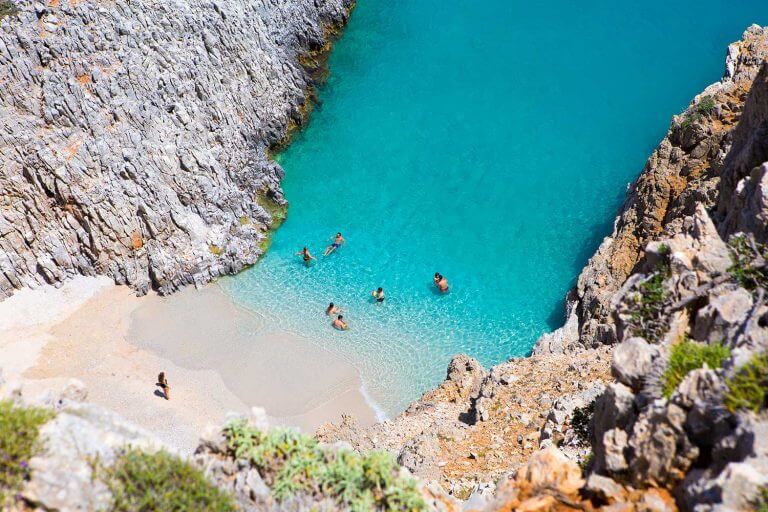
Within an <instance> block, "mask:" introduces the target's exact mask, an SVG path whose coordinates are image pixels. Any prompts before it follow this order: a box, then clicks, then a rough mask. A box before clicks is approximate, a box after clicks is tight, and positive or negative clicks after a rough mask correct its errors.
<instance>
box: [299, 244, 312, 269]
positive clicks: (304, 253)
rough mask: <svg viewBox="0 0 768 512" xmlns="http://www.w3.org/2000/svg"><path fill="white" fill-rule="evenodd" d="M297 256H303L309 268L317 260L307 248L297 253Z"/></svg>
mask: <svg viewBox="0 0 768 512" xmlns="http://www.w3.org/2000/svg"><path fill="white" fill-rule="evenodd" d="M296 256H301V259H303V260H304V264H305V265H306V266H309V264H310V263H312V260H316V259H317V258H315V257H314V256H312V254H311V253H310V252H309V249H307V248H306V247H305V248H303V249H302V250H300V251H299V252H297V253H296Z"/></svg>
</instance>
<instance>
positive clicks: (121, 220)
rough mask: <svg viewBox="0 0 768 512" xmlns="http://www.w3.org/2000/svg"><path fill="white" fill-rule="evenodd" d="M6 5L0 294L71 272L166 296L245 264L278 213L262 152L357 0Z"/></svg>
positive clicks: (295, 106)
mask: <svg viewBox="0 0 768 512" xmlns="http://www.w3.org/2000/svg"><path fill="white" fill-rule="evenodd" d="M6 3H7V2H3V7H4V8H3V9H2V12H3V14H0V190H2V194H0V201H1V203H0V298H2V297H4V296H8V295H10V294H11V293H13V290H14V289H17V288H21V287H27V286H35V285H36V284H38V283H57V282H61V281H62V280H64V279H66V278H67V276H71V275H73V274H85V275H93V274H105V275H108V276H110V277H112V278H114V280H115V282H117V283H121V284H128V285H129V286H131V287H133V288H135V289H136V290H137V291H138V292H139V293H143V292H146V291H147V290H148V289H149V288H155V289H157V290H158V291H160V292H161V293H166V292H170V291H173V290H175V289H176V288H178V287H179V286H182V285H185V284H189V283H200V282H205V281H208V280H210V279H212V278H214V277H216V276H218V275H221V274H225V273H231V272H236V271H238V270H241V269H242V268H243V267H245V266H247V265H250V264H253V263H254V262H255V261H256V260H257V259H258V257H259V256H260V254H261V253H262V251H263V250H264V248H265V245H266V244H267V242H268V236H269V234H268V232H269V228H270V226H272V225H274V224H275V223H276V222H278V221H279V217H280V216H282V215H284V210H285V206H286V203H285V200H284V199H283V196H282V193H281V190H280V179H281V178H282V176H283V173H282V170H281V169H280V167H279V166H278V165H277V164H276V163H274V162H273V161H272V160H270V159H269V157H268V151H269V148H270V147H272V146H274V145H276V144H279V143H280V142H281V141H283V140H284V139H285V138H286V136H287V135H288V133H289V131H290V130H291V129H292V127H294V126H296V125H297V124H300V123H301V122H302V119H303V116H304V113H305V112H306V111H307V109H308V107H309V100H308V90H309V89H310V88H311V86H312V85H313V81H314V78H313V77H316V76H317V71H318V70H317V67H318V59H317V56H318V55H319V54H322V52H323V51H324V50H327V48H328V43H329V40H330V38H332V37H333V35H334V32H335V31H336V30H337V29H339V28H340V27H341V26H342V25H343V24H344V23H345V22H346V19H347V16H348V14H349V10H350V8H351V6H352V4H353V0H290V1H288V0H248V1H246V0H233V1H228V2H218V1H207V0H170V1H155V0H130V1H127V0H126V1H124V0H117V1H110V2H96V1H91V0H87V1H82V0H78V1H76V0H48V1H47V2H45V3H44V2H37V1H33V0H19V1H16V0H13V2H12V3H11V4H9V6H15V7H12V8H9V9H5V7H7V6H6ZM6 13H10V14H6ZM302 64H304V65H302Z"/></svg>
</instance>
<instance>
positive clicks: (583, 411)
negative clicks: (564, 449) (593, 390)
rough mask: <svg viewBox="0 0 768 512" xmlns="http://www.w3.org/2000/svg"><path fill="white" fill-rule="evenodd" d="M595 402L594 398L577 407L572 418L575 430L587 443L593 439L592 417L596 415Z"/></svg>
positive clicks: (572, 425)
mask: <svg viewBox="0 0 768 512" xmlns="http://www.w3.org/2000/svg"><path fill="white" fill-rule="evenodd" d="M595 402H596V401H595V400H592V401H591V402H590V403H589V404H587V405H585V406H584V407H577V408H575V409H574V410H573V417H572V418H571V428H573V432H574V433H575V434H576V437H578V438H579V440H580V441H581V442H582V443H585V444H588V443H589V442H590V440H591V439H592V417H593V416H594V415H595Z"/></svg>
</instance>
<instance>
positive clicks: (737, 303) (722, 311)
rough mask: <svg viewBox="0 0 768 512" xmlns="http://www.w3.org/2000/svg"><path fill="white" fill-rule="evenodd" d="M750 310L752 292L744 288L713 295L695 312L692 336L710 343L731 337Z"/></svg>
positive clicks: (734, 334)
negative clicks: (707, 302)
mask: <svg viewBox="0 0 768 512" xmlns="http://www.w3.org/2000/svg"><path fill="white" fill-rule="evenodd" d="M751 310H752V294H750V293H749V292H748V291H747V290H745V289H744V288H737V289H735V290H732V291H729V292H727V293H723V294H717V295H714V296H713V297H711V298H710V300H709V304H707V305H706V306H704V307H703V308H701V309H699V311H698V313H697V314H696V322H695V323H694V326H693V333H692V334H693V337H694V338H695V339H697V340H701V341H707V342H710V343H715V342H723V341H725V340H730V339H733V338H735V337H736V334H737V332H738V331H739V330H740V328H741V325H742V324H743V323H744V321H745V320H746V319H747V317H748V315H749V313H750V311H751Z"/></svg>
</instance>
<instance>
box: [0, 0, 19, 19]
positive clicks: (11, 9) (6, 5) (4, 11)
mask: <svg viewBox="0 0 768 512" xmlns="http://www.w3.org/2000/svg"><path fill="white" fill-rule="evenodd" d="M18 12H19V8H18V7H16V4H14V3H13V2H11V0H0V20H2V19H3V18H5V17H6V16H13V15H14V14H16V13H18Z"/></svg>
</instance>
